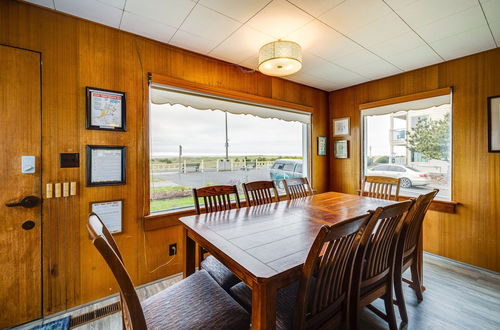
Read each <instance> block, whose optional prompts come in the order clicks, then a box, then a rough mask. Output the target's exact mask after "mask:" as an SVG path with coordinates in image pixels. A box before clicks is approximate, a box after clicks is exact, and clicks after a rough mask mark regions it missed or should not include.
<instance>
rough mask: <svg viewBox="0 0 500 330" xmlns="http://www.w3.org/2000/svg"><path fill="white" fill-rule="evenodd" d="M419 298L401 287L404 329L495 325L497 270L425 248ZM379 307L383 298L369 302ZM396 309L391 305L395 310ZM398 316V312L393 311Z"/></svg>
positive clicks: (113, 325)
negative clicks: (421, 296) (405, 314)
mask: <svg viewBox="0 0 500 330" xmlns="http://www.w3.org/2000/svg"><path fill="white" fill-rule="evenodd" d="M181 278H182V277H181V275H174V276H171V277H169V278H166V279H164V280H162V281H158V282H156V283H154V284H151V285H147V286H144V287H141V288H139V289H138V294H139V298H140V299H141V300H142V299H145V298H146V297H149V296H151V295H153V294H155V293H156V292H158V291H161V290H163V289H164V288H166V287H168V286H170V285H172V284H174V283H175V282H177V281H179V280H181ZM424 282H425V283H424V284H425V286H426V288H427V290H426V291H425V292H424V301H423V302H421V303H420V304H417V301H416V298H415V295H414V294H413V291H411V290H410V289H409V288H406V287H405V298H406V306H407V308H408V315H409V319H410V321H409V324H408V325H407V326H406V327H404V328H405V329H408V330H417V329H418V330H422V329H432V330H441V329H443V330H444V329H446V330H451V329H453V330H454V329H457V330H459V329H464V330H465V329H467V330H469V329H475V330H476V329H477V330H479V329H492V330H493V329H496V330H498V329H500V274H499V273H493V272H490V271H485V270H481V269H478V268H475V267H471V266H467V265H464V264H461V263H457V262H454V261H451V260H448V259H444V258H441V257H437V256H434V255H431V254H425V255H424ZM117 299H118V298H117V297H115V298H110V299H107V300H103V301H100V302H99V303H96V304H93V305H89V306H86V307H83V308H79V309H76V310H73V311H71V312H70V313H66V314H62V315H58V316H57V317H55V318H47V319H45V320H44V322H49V321H50V320H53V319H57V318H60V317H62V316H64V315H72V316H76V315H80V314H83V313H86V312H88V311H91V310H93V309H95V308H99V307H102V306H105V305H108V304H110V303H112V302H115V301H116V300H117ZM374 305H375V306H377V307H378V308H380V309H382V310H383V308H384V307H383V306H384V305H383V302H382V301H377V302H376V303H375V304H374ZM396 312H397V311H396ZM398 320H399V316H398ZM41 323H42V321H36V322H32V323H30V324H28V325H24V326H23V327H19V328H18V329H29V328H31V327H33V326H36V325H38V324H41ZM360 325H361V327H360V328H361V329H363V330H364V329H374V330H378V329H387V325H386V323H385V322H384V321H382V320H380V319H379V318H378V317H377V316H375V315H374V314H372V313H371V312H370V311H368V310H365V311H364V312H363V314H362V321H361V324H360ZM78 329H82V330H83V329H113V330H114V329H121V315H120V313H116V314H113V315H111V316H108V317H105V318H102V319H100V320H97V321H95V322H92V323H89V324H86V325H83V326H81V327H79V328H78Z"/></svg>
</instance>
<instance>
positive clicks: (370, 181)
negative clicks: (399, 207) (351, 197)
mask: <svg viewBox="0 0 500 330" xmlns="http://www.w3.org/2000/svg"><path fill="white" fill-rule="evenodd" d="M367 186H368V187H367ZM394 187H395V192H394V195H393V193H392V190H393V188H394ZM399 187H400V179H395V178H389V177H385V176H365V178H364V179H363V182H362V184H361V190H360V195H361V196H365V195H366V196H368V197H373V198H379V199H389V200H390V199H392V198H393V197H394V200H398V197H399Z"/></svg>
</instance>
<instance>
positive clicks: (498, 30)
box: [490, 21, 500, 45]
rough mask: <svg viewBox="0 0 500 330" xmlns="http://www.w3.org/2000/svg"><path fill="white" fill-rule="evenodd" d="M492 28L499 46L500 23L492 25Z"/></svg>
mask: <svg viewBox="0 0 500 330" xmlns="http://www.w3.org/2000/svg"><path fill="white" fill-rule="evenodd" d="M490 28H491V32H492V33H493V37H494V38H495V40H496V43H497V45H500V21H496V22H493V23H490Z"/></svg>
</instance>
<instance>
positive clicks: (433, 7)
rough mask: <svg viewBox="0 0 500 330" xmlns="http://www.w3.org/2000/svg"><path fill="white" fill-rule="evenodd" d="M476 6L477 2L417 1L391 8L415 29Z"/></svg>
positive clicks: (458, 0)
mask: <svg viewBox="0 0 500 330" xmlns="http://www.w3.org/2000/svg"><path fill="white" fill-rule="evenodd" d="M393 2H394V1H393ZM477 4H478V2H477V0H417V1H413V2H409V3H407V5H406V6H401V7H397V8H396V7H393V8H394V9H395V11H396V12H397V13H398V15H399V16H401V17H402V18H403V19H404V21H405V22H406V23H408V24H409V25H410V26H411V27H412V28H414V29H415V28H418V27H421V26H425V25H428V24H430V23H432V22H435V21H437V20H440V19H442V18H444V17H447V16H450V15H453V14H456V13H459V12H461V11H464V10H466V9H468V8H470V7H474V6H477Z"/></svg>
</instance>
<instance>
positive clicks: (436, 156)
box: [361, 95, 452, 200]
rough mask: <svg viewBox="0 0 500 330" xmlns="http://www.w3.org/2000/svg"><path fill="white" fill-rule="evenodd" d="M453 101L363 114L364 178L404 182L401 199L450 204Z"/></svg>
mask: <svg viewBox="0 0 500 330" xmlns="http://www.w3.org/2000/svg"><path fill="white" fill-rule="evenodd" d="M451 110H452V109H451V95H443V96H437V97H432V98H425V99H420V100H416V101H410V102H404V103H397V104H391V105H386V106H381V107H376V108H369V109H364V110H362V111H361V116H362V124H363V130H362V134H363V149H362V150H363V157H362V160H363V166H362V168H363V175H377V176H388V177H394V178H400V179H401V190H400V195H403V196H417V195H420V194H422V193H426V192H428V191H430V190H432V189H434V188H438V189H439V194H438V196H437V198H438V199H441V200H451V150H452V149H451V113H452V111H451Z"/></svg>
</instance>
